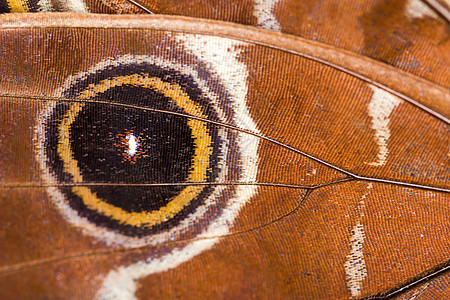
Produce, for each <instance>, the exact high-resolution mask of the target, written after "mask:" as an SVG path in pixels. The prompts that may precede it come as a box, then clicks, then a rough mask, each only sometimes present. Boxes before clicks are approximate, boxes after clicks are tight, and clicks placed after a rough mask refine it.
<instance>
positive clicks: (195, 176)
mask: <svg viewBox="0 0 450 300" xmlns="http://www.w3.org/2000/svg"><path fill="white" fill-rule="evenodd" d="M125 84H128V85H135V86H141V87H146V88H151V89H154V90H157V91H159V92H161V93H162V94H163V95H164V96H166V97H168V98H170V99H172V100H173V101H175V103H176V104H177V106H178V107H181V108H182V109H183V110H184V111H185V112H187V113H189V114H191V115H193V116H196V117H201V118H205V116H204V115H203V113H202V110H201V107H200V106H199V105H198V104H196V103H195V102H193V101H192V100H191V99H190V98H189V96H188V95H187V94H186V93H185V92H184V91H183V90H182V89H181V87H180V86H178V85H176V84H172V83H168V82H164V81H162V80H161V79H159V78H157V77H149V76H144V75H138V74H134V75H129V76H119V77H115V78H112V79H106V80H103V81H101V82H100V83H99V84H91V85H89V86H88V87H87V88H86V90H84V91H83V92H82V93H81V94H80V96H79V97H78V98H79V99H89V98H92V97H95V96H96V95H98V94H99V93H102V92H105V91H106V90H108V89H110V88H112V87H116V86H121V85H125ZM84 106H85V104H83V103H75V104H73V105H72V106H71V107H70V109H69V110H68V112H67V113H66V115H65V116H64V118H63V119H62V122H61V123H60V125H59V127H58V129H59V130H58V132H59V137H58V146H57V153H58V155H59V156H60V158H61V159H62V161H63V165H64V167H63V169H64V172H67V173H69V174H71V175H72V176H73V180H74V183H82V182H83V177H82V175H81V171H80V169H79V167H78V163H77V161H76V160H75V159H74V158H73V153H72V149H71V147H70V139H69V138H70V127H71V124H72V123H73V122H74V121H75V118H76V116H77V115H78V114H79V112H80V111H81V110H82V109H83V107H84ZM187 123H188V126H189V127H190V128H191V131H192V136H193V139H194V161H193V163H192V166H191V170H190V171H189V175H188V178H187V180H188V182H204V181H205V180H206V174H207V171H208V166H209V158H210V156H211V155H212V147H211V144H212V140H211V136H210V135H209V134H208V128H207V126H206V123H205V122H202V121H199V120H195V119H188V121H187ZM203 189H204V186H188V187H186V188H185V189H183V190H182V191H181V192H180V194H178V195H177V196H175V197H174V198H173V199H172V200H170V202H169V203H168V204H167V205H166V206H164V207H161V208H160V209H159V210H157V211H152V212H127V211H125V210H123V209H121V208H120V207H116V206H114V205H111V204H109V203H107V202H105V201H103V200H102V199H99V198H98V197H97V195H96V194H95V193H93V192H92V191H91V190H90V189H89V188H88V187H82V186H75V187H72V191H73V192H74V193H75V194H76V195H78V196H79V197H81V199H82V200H83V202H84V204H85V205H86V206H87V207H88V208H89V209H92V210H95V211H97V212H99V213H101V214H103V215H105V216H108V217H111V218H112V219H114V220H116V221H118V222H119V223H121V224H125V225H130V226H135V227H152V226H154V225H157V224H160V223H162V222H165V221H167V220H169V219H170V218H172V217H174V216H175V215H176V214H177V213H179V212H180V211H181V210H182V209H183V208H184V207H186V206H187V205H189V203H190V202H191V201H192V200H193V199H194V198H195V197H197V196H198V195H199V194H200V193H201V191H202V190H203Z"/></svg>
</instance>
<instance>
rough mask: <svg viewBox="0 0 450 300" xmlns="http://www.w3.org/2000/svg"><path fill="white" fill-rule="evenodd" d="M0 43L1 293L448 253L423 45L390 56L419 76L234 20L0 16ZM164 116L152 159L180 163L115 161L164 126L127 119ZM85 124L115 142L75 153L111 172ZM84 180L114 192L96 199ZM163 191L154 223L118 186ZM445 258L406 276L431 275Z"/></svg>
mask: <svg viewBox="0 0 450 300" xmlns="http://www.w3.org/2000/svg"><path fill="white" fill-rule="evenodd" d="M283 5H284V4H283ZM283 5H280V8H277V13H280V14H281V12H282V9H283V8H285V7H288V6H287V4H286V6H283ZM369 19H370V18H369ZM365 20H368V19H367V18H366V19H365ZM433 20H434V21H432V22H437V21H436V20H435V19H433ZM439 22H440V21H439ZM436 26H437V25H436ZM356 45H359V44H356ZM224 47H225V48H224ZM221 49H222V50H221ZM402 49H403V48H402ZM411 49H413V48H411ZM363 50H364V49H362V48H359V49H357V50H354V51H355V52H357V53H364V51H363ZM220 51H222V52H220ZM402 51H406V50H405V49H403V50H402ZM0 52H1V53H2V56H1V58H0V60H1V61H0V80H1V83H0V106H1V108H0V129H1V131H0V135H1V142H0V205H1V206H2V207H3V208H4V209H2V210H1V211H0V226H1V227H0V228H1V229H0V230H1V231H0V245H5V246H4V247H3V246H2V249H3V250H2V251H1V252H0V289H1V290H2V293H3V295H4V296H5V298H19V299H48V298H51V299H53V298H65V299H92V298H93V297H97V298H99V299H108V297H111V298H109V299H119V298H120V297H122V298H123V299H125V298H126V297H128V299H136V298H139V299H146V298H149V297H155V298H175V297H182V298H196V299H197V298H217V297H220V298H226V299H228V298H255V299H256V298H258V299H259V298H262V299H273V298H280V299H284V298H293V299H298V298H314V299H330V298H332V299H348V298H363V297H371V296H373V295H377V294H381V293H390V292H392V291H396V290H399V289H401V288H403V287H405V286H408V285H409V284H410V283H411V282H416V281H417V280H418V279H420V278H423V277H424V276H427V275H428V274H431V273H433V272H435V271H439V270H443V269H444V268H445V265H446V264H447V263H448V260H449V257H448V249H447V248H448V232H450V228H449V222H448V216H449V215H450V211H449V208H448V201H449V200H450V198H449V191H450V186H449V167H448V159H449V156H448V155H449V152H448V151H449V149H448V145H449V143H448V132H449V121H448V119H447V118H448V116H449V115H450V110H449V108H450V105H449V103H450V95H449V92H448V90H447V89H445V88H443V87H442V85H443V86H445V85H448V83H447V82H445V80H446V79H447V77H446V76H445V74H444V73H445V68H441V67H439V68H437V67H436V69H433V68H434V67H433V66H434V65H433V64H434V62H433V63H430V66H431V69H432V70H435V71H433V72H431V73H432V75H430V76H428V75H427V76H428V77H427V76H425V75H423V74H422V73H420V72H422V71H417V73H414V72H413V71H411V70H410V69H407V71H408V72H411V73H414V74H418V75H420V76H423V77H425V78H428V79H429V80H425V79H423V78H420V77H418V76H415V75H411V74H410V73H407V72H403V71H398V70H397V69H395V68H393V67H391V66H388V65H386V64H384V63H380V62H377V61H375V60H371V59H367V58H365V57H362V56H359V55H356V54H353V53H350V52H346V51H341V50H338V49H335V48H333V47H328V46H324V45H323V44H320V43H316V42H312V41H307V40H303V39H301V38H297V37H293V36H281V35H280V34H278V33H269V32H264V31H261V30H258V29H252V28H248V27H244V26H240V25H232V24H225V23H221V22H215V21H199V20H193V19H187V18H181V17H161V16H99V15H96V16H83V17H80V16H79V15H75V14H65V15H55V16H51V15H47V16H45V17H41V16H2V22H1V23H0ZM218 53H219V54H221V55H218ZM402 53H403V52H402ZM419 53H420V52H419ZM423 57H425V56H423ZM432 59H435V63H436V65H437V64H439V63H438V62H437V61H438V60H439V59H440V58H439V57H433V58H432ZM432 81H434V82H432ZM193 86H194V87H193ZM141 89H146V92H147V93H154V94H152V95H154V96H152V97H153V98H151V99H160V100H158V101H160V102H157V103H156V104H154V105H153V104H152V105H153V106H151V105H150V104H148V102H145V101H144V100H142V99H144V98H145V97H144V96H142V95H143V94H139V93H141ZM109 91H112V92H111V93H109ZM108 93H109V94H108ZM126 93H130V94H126ZM158 93H159V94H158ZM121 95H125V96H121ZM127 95H132V96H127ZM145 99H147V98H145ZM149 99H150V98H149ZM151 99H150V100H151ZM161 99H162V100H161ZM150 100H149V101H150ZM151 101H153V100H151ZM151 101H150V102H151ZM155 101H156V100H155ZM183 101H184V102H183ZM240 101H241V102H240ZM121 113H123V115H122V117H123V118H124V120H123V123H126V122H128V121H127V120H128V119H129V120H138V121H139V122H138V121H136V122H135V123H138V124H137V125H136V124H134V123H133V122H131V121H130V122H129V123H126V124H127V126H128V125H130V126H135V125H136V126H135V127H133V128H135V129H134V131H131V129H130V128H131V127H127V128H119V127H120V126H119V125H120V124H119V125H116V120H120V118H121V115H120V114H121ZM141 115H142V117H139V116H141ZM111 116H112V117H111ZM138 117H139V118H140V119H133V118H138ZM83 118H85V119H83ZM125 119H127V120H125ZM165 120H171V121H170V122H168V124H169V125H167V126H168V127H167V128H166V127H164V128H163V129H164V130H168V132H169V133H170V134H169V135H170V136H176V134H177V132H178V131H177V130H173V131H170V130H171V129H170V124H172V123H176V122H177V123H176V124H181V125H179V127H177V128H181V129H180V130H185V131H183V132H188V133H191V135H190V136H189V135H187V136H188V137H187V139H188V138H191V139H192V140H193V142H192V145H193V146H192V145H191V146H189V147H191V148H192V149H193V150H192V151H191V152H189V151H190V150H189V149H188V148H189V147H188V146H186V145H188V144H189V142H188V141H187V142H183V143H182V142H180V141H179V140H177V139H175V138H174V139H173V140H174V142H173V144H174V146H173V147H175V146H177V147H178V146H179V144H180V143H181V144H183V145H184V146H183V145H182V146H183V147H185V148H186V149H188V150H185V148H183V147H181V146H180V147H178V148H176V149H181V150H177V151H179V152H177V155H173V156H170V155H171V154H170V153H171V152H170V149H171V148H170V147H169V148H168V149H169V150H168V152H169V154H167V155H168V156H167V157H169V158H168V160H167V161H163V163H166V164H167V165H168V167H167V169H168V171H167V172H169V173H170V172H172V171H171V170H175V171H174V172H175V173H176V174H175V175H177V174H178V173H182V172H184V171H185V170H184V169H183V167H182V166H183V164H182V163H183V161H176V158H177V157H181V153H182V152H183V151H184V152H186V153H190V154H189V155H192V159H188V160H187V161H188V162H189V163H191V165H189V166H190V167H189V169H188V171H186V174H188V175H186V178H185V179H184V180H181V181H180V180H179V181H177V180H175V179H176V178H178V177H176V176H175V175H174V176H173V177H167V178H168V179H167V178H166V177H152V176H153V175H154V173H156V171H154V170H156V169H157V168H156V167H152V168H147V167H146V168H147V169H145V170H144V171H145V173H143V174H145V176H144V175H143V176H138V177H136V178H137V179H136V178H135V177H127V176H126V175H127V174H128V173H130V174H131V173H132V172H134V170H135V169H134V168H138V167H140V166H141V165H140V161H139V160H137V162H136V163H133V162H132V161H135V158H134V156H135V155H138V154H137V153H140V152H137V150H136V149H138V147H142V148H145V147H144V146H145V145H146V144H145V143H150V142H148V141H149V140H151V139H154V140H156V141H161V140H160V138H161V139H163V138H165V137H159V136H158V133H155V134H153V133H152V132H151V129H152V128H151V126H147V127H146V125H145V124H155V125H154V126H155V128H160V127H157V126H163V125H159V124H165V123H164V122H165ZM77 122H81V123H80V124H81V125H80V126H79V127H80V128H81V129H78V130H80V131H81V132H82V133H81V134H79V133H77V132H75V129H74V128H78V127H76V126H78V125H77V124H78V123H77ZM104 122H109V123H104ZM119 123H120V122H119ZM64 124H66V125H64ZM97 124H100V125H99V126H100V127H101V126H102V124H107V125H111V128H112V127H113V126H119V127H118V128H119V129H121V130H122V131H120V132H119V133H117V134H116V133H108V130H110V131H112V129H109V128H108V130H107V129H105V132H106V133H105V132H103V131H102V130H103V129H101V130H100V129H98V128H97V127H95V126H93V125H96V126H97ZM186 124H187V125H186ZM82 125H84V127H83V126H82ZM83 128H85V129H83ZM186 128H187V129H186ZM141 129H142V132H145V135H144V134H143V135H139V132H138V131H139V130H141ZM83 130H85V131H83ZM161 130H162V129H161ZM94 133H95V134H94ZM131 133H133V134H134V135H131ZM77 134H78V135H77ZM102 134H105V136H108V137H110V138H111V140H112V141H114V143H115V144H111V145H115V146H114V147H115V148H114V147H112V146H108V147H107V146H106V145H109V144H106V142H105V144H101V145H100V146H99V147H98V148H95V147H94V148H95V149H94V150H95V151H97V152H95V151H94V150H92V151H93V152H92V153H94V152H95V153H94V154H95V155H101V154H102V153H103V152H105V153H112V154H111V155H116V156H115V159H114V161H113V162H111V165H110V166H116V163H118V164H119V165H120V164H126V166H128V167H127V168H125V169H124V170H119V171H117V170H116V169H117V168H116V167H114V168H112V167H111V168H110V169H109V170H110V172H111V173H113V172H117V176H115V177H113V178H110V177H105V176H107V175H108V174H106V175H105V174H104V173H108V172H104V169H102V168H103V167H102V166H101V164H100V161H102V159H103V158H102V159H98V158H97V156H94V158H95V159H94V160H95V161H94V164H90V163H89V159H91V152H90V151H91V150H89V151H88V150H85V148H86V149H88V148H89V147H90V146H88V145H91V144H89V143H92V145H97V144H95V142H96V138H95V137H99V136H102ZM77 136H80V140H82V139H81V138H84V137H86V136H87V137H91V138H89V139H87V140H83V141H84V142H83V143H78V144H77V143H75V142H74V140H75V137H77ZM124 137H125V138H126V139H125V142H126V143H125V144H123V145H125V146H123V145H122V144H120V143H121V142H120V141H122V142H123V141H124V140H123V138H124ZM120 138H122V140H120ZM146 141H147V142H146ZM183 141H184V140H183ZM133 143H134V144H133ZM102 145H103V146H102ZM132 145H134V146H132ZM152 145H153V144H152ZM156 146H157V145H156ZM64 147H65V148H64ZM77 147H80V148H79V149H78V148H77ZM83 147H84V148H83ZM124 147H125V148H124ZM133 147H134V148H133ZM154 148H155V146H152V147H147V148H145V149H146V150H145V151H153V150H152V149H154ZM67 149H68V150H67ZM89 149H91V148H89ZM98 149H100V150H101V151H98ZM196 149H202V151H197V150H196ZM252 149H254V152H251V151H252ZM78 151H79V152H78ZM83 151H84V152H83ZM184 152H183V153H184ZM206 152H208V153H211V154H210V155H209V156H204V155H205V154H204V153H206ZM67 153H69V154H68V155H66V154H67ZM80 153H81V154H80ZM99 153H100V154H99ZM130 153H131V154H130ZM145 153H147V154H145ZM145 153H144V154H142V157H144V158H145V159H147V158H148V157H147V156H148V155H150V154H149V153H151V152H145ZM178 153H180V156H178ZM202 153H203V154H202ZM82 154H84V155H85V156H84V157H85V159H81V158H78V156H77V155H79V156H80V157H81V156H82ZM94 154H92V155H94ZM108 155H109V154H108ZM145 155H147V156H145ZM202 155H203V156H202ZM99 157H100V156H99ZM105 157H106V156H105ZM111 157H112V156H111ZM174 157H175V161H174V162H172V160H169V159H174ZM205 157H206V158H205ZM106 159H107V160H108V159H110V158H109V156H107V157H106ZM136 159H138V158H136ZM180 160H181V158H180ZM205 161H206V162H207V163H208V164H209V165H207V166H206V167H202V166H203V164H204V163H205ZM113 163H114V164H113ZM179 165H180V166H179ZM74 166H76V167H74ZM108 166H109V165H108ZM144 166H147V165H144ZM151 166H154V165H151ZM97 167H98V168H97ZM77 168H78V169H80V171H77ZM83 168H84V169H83ZM177 168H179V169H177ZM192 170H194V171H192ZM202 170H204V172H203V171H202ZM144 171H143V172H144ZM164 172H165V171H164ZM164 172H162V173H164ZM202 172H203V173H202ZM80 174H81V175H80ZM114 174H116V173H114ZM124 174H125V175H124ZM133 174H134V173H133ZM148 174H150V175H152V176H150V175H149V176H150V177H148V178H149V179H148V180H147V179H146V178H147V177H146V176H147V175H148ZM183 174H184V173H183ZM199 174H200V175H199ZM202 174H203V175H204V176H203V177H201V175H202ZM205 174H206V175H205ZM156 175H158V174H156ZM156 175H155V176H156ZM158 176H159V175H158ZM161 176H165V173H164V174H162V175H161ZM105 178H106V179H105ZM155 178H157V179H155ZM160 178H165V179H167V180H166V181H163V180H162V179H160ZM173 178H175V179H173ZM119 179H120V180H119ZM174 186H175V187H176V189H172V188H173V187H174ZM102 188H104V189H106V190H109V189H112V188H114V191H116V194H120V193H123V191H122V190H121V189H129V191H132V192H127V193H126V194H124V195H125V196H124V197H123V198H124V199H125V200H126V201H125V200H124V201H119V200H121V199H118V200H117V199H116V200H117V202H114V201H116V200H114V201H113V200H111V201H110V202H108V201H102V200H101V199H100V200H98V199H97V200H96V198H95V197H94V196H92V194H93V192H92V191H95V193H94V194H96V195H106V194H104V191H102ZM163 189H168V190H169V192H170V193H174V195H175V194H177V193H179V191H180V190H182V191H184V189H189V190H188V192H186V193H188V194H189V193H191V194H194V196H195V197H194V196H193V197H194V198H193V199H194V200H192V201H191V200H190V201H191V202H189V201H188V202H189V203H188V204H184V206H183V205H181V206H182V207H181V208H180V210H179V211H178V210H176V208H171V207H172V206H169V204H167V203H166V202H167V201H169V200H170V199H169V200H168V199H166V198H164V197H163V198H164V199H163V200H160V202H161V203H162V204H161V203H159V202H158V203H157V204H158V205H160V206H158V207H159V208H158V209H159V212H160V215H161V216H162V217H161V218H163V219H164V218H165V219H164V220H163V221H160V222H159V223H158V222H157V221H155V222H156V223H157V225H155V226H153V225H151V226H150V225H148V224H146V223H145V222H143V223H144V224H141V223H139V222H134V221H133V220H135V218H139V217H140V216H141V215H142V214H145V213H147V215H146V216H149V215H150V213H153V212H154V211H156V210H158V209H154V208H152V209H148V211H146V208H147V207H153V206H151V205H156V204H155V203H147V202H145V201H144V202H143V203H144V204H142V205H143V206H138V207H135V206H130V207H128V206H127V205H132V204H133V203H132V204H130V203H131V202H133V201H136V202H138V203H141V202H139V201H141V200H140V198H139V197H136V199H134V198H133V195H134V194H136V195H138V194H139V193H141V192H142V191H152V190H154V191H156V192H154V193H153V192H152V193H153V194H151V195H156V196H158V197H159V195H163V194H164V195H166V194H167V193H169V192H167V193H166V192H165V191H163ZM133 191H134V192H133ZM138 191H139V192H138ZM102 193H103V194H102ZM180 193H181V192H180ZM86 195H88V196H86ZM108 195H109V194H108ZM120 195H122V194H120ZM139 195H140V194H139ZM170 195H172V194H170ZM113 196H114V195H112V196H111V197H112V198H114V197H113ZM156 196H155V197H156ZM99 197H100V196H99ZM105 197H107V196H105ZM174 197H176V196H174ZM97 198H98V197H97ZM100 198H101V197H100ZM112 198H111V199H112ZM138 198H139V199H138ZM144 198H145V197H144ZM167 198H170V197H167ZM80 199H81V200H80ZM158 199H159V198H158ZM171 199H173V198H171ZM177 199H178V198H177ZM189 199H190V198H189ZM242 199H244V200H242ZM122 200H123V199H122ZM77 201H78V202H77ZM164 201H166V202H164ZM105 202H107V203H106V204H105ZM170 203H172V202H170ZM166 204H167V205H166ZM172 204H173V203H172ZM83 205H84V206H83ZM146 205H148V206H146ZM165 205H166V206H165ZM170 205H171V204H170ZM174 206H175V207H177V206H176V205H175V204H174ZM118 208H120V209H121V210H119V209H118ZM123 210H125V211H126V212H125V213H124V212H123ZM166 211H168V212H169V213H167V214H165V212H166ZM174 211H175V213H173V214H170V213H172V212H174ZM127 213H129V215H127ZM139 213H141V214H139ZM123 215H126V216H130V217H129V218H128V217H124V218H122V216H123ZM153 215H154V214H152V216H153ZM109 218H110V219H109ZM114 218H115V219H114ZM149 218H150V217H149ZM177 218H178V219H177ZM161 220H162V219H161ZM161 224H162V225H161ZM160 225H161V226H160ZM149 226H150V227H149ZM152 226H153V227H152ZM158 226H160V227H158ZM180 226H181V227H180ZM183 226H184V227H183ZM179 228H181V229H179ZM146 230H148V231H146ZM151 230H153V231H151ZM117 233H120V234H119V235H118V237H117V236H116V234H117ZM97 234H98V235H97ZM124 276H125V277H124ZM446 276H447V275H446V274H444V275H442V277H437V278H436V279H434V281H433V282H430V283H429V284H428V285H426V286H424V285H420V286H418V287H416V288H415V289H413V290H410V289H408V293H410V294H411V293H415V292H417V293H422V294H423V295H425V294H426V293H427V291H430V293H437V289H438V288H437V287H436V288H434V285H433V284H435V282H436V281H435V280H442V282H438V283H436V286H439V284H441V286H444V287H445V286H447V284H446V283H445V282H446V281H445V278H446ZM439 278H440V279H439ZM113 285H117V286H118V289H117V290H114V288H113V289H108V288H109V287H115V286H113ZM121 288H123V290H121ZM127 289H128V290H127ZM118 290H119V292H117V291H118ZM410 294H408V295H410ZM447 294H448V291H443V292H442V295H447ZM411 295H412V294H411ZM427 295H428V294H427ZM430 295H431V294H430ZM113 296H114V297H115V298H114V297H113ZM133 297H135V298H133ZM400 297H402V296H400ZM428 297H431V296H428ZM400 299H402V298H400Z"/></svg>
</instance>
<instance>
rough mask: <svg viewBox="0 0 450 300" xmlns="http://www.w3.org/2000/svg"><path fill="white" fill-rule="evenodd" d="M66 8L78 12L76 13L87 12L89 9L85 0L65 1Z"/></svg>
mask: <svg viewBox="0 0 450 300" xmlns="http://www.w3.org/2000/svg"><path fill="white" fill-rule="evenodd" d="M65 8H66V9H67V10H68V11H71V12H76V13H87V12H88V10H87V8H86V6H85V5H84V2H83V0H67V1H66V2H65Z"/></svg>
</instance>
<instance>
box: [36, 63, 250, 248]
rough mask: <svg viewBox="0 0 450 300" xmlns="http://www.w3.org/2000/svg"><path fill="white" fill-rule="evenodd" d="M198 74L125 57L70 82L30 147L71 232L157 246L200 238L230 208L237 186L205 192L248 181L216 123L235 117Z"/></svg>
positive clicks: (230, 139) (218, 89) (234, 142)
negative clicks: (33, 147) (73, 227)
mask: <svg viewBox="0 0 450 300" xmlns="http://www.w3.org/2000/svg"><path fill="white" fill-rule="evenodd" d="M198 74H199V71H198V70H195V68H192V67H191V66H185V65H181V64H177V63H176V62H172V61H169V62H167V61H165V60H162V59H160V58H158V57H153V56H131V55H127V56H123V57H118V58H116V59H110V60H107V61H103V62H101V63H99V64H98V65H96V66H94V67H93V68H92V69H91V70H89V71H87V72H80V73H79V74H77V75H75V76H73V77H70V78H68V80H67V83H66V84H65V86H64V87H63V88H61V89H60V90H58V91H57V93H56V94H57V95H56V96H58V97H60V98H61V100H60V101H56V102H53V103H51V104H49V106H48V108H47V109H46V110H45V111H44V112H43V113H42V116H41V118H40V121H39V124H38V126H37V135H38V137H37V140H38V141H39V145H37V147H36V148H37V149H38V151H37V152H38V161H39V163H40V165H41V169H42V171H43V174H44V175H43V177H44V179H45V180H46V181H47V182H49V183H51V184H52V185H55V186H54V187H50V188H48V192H49V194H50V195H51V197H52V199H53V201H54V202H55V204H56V206H57V207H58V208H59V209H60V211H61V212H62V213H63V215H64V216H65V217H66V218H67V219H68V220H69V221H70V222H71V223H73V224H74V225H76V226H78V227H81V228H82V229H83V230H84V231H85V232H87V233H88V234H90V235H93V236H95V237H97V238H99V239H103V240H105V241H106V242H107V243H109V244H120V245H122V246H126V247H132V246H136V245H142V244H156V243H161V242H163V241H165V240H168V239H169V238H170V239H171V240H173V239H174V236H175V237H176V238H180V239H182V238H186V237H190V236H195V235H198V234H199V233H201V232H202V231H204V230H205V228H206V227H207V226H208V225H209V224H210V223H211V222H212V221H213V220H215V219H217V218H218V217H219V216H220V214H221V213H222V212H223V211H224V210H225V209H226V207H227V206H228V205H229V203H230V201H233V197H234V195H235V194H236V190H237V189H238V187H234V186H221V185H210V184H201V183H217V182H219V183H220V182H230V181H231V182H238V181H241V180H245V176H243V173H242V158H243V157H242V150H241V148H240V142H241V140H242V136H241V135H240V134H239V133H238V132H236V131H233V130H231V129H227V128H225V127H223V126H218V125H216V124H215V122H224V121H229V120H233V119H236V118H237V116H236V111H235V110H234V109H233V103H230V102H227V101H218V99H219V98H220V97H222V96H223V95H224V92H223V91H224V90H226V89H225V88H224V87H223V86H218V85H217V80H212V82H214V84H208V82H207V80H205V78H206V79H207V78H208V76H210V77H211V78H212V79H214V78H215V77H216V75H215V74H214V73H213V72H211V74H207V75H206V76H205V74H204V71H203V72H202V76H203V77H202V78H201V79H200V76H199V75H198ZM69 99H70V101H69ZM205 120H207V121H205ZM208 121H212V122H208ZM252 155H256V153H253V154H252ZM189 183H192V185H189ZM199 183H200V184H199ZM115 184H117V186H116V185H115Z"/></svg>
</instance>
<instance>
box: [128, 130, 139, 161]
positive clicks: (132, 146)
mask: <svg viewBox="0 0 450 300" xmlns="http://www.w3.org/2000/svg"><path fill="white" fill-rule="evenodd" d="M126 139H127V142H128V150H126V152H127V153H128V155H130V156H131V157H133V156H134V155H135V154H136V152H137V147H138V146H139V145H138V140H137V139H136V137H135V136H134V134H132V133H130V134H128V135H127V136H126Z"/></svg>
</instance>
